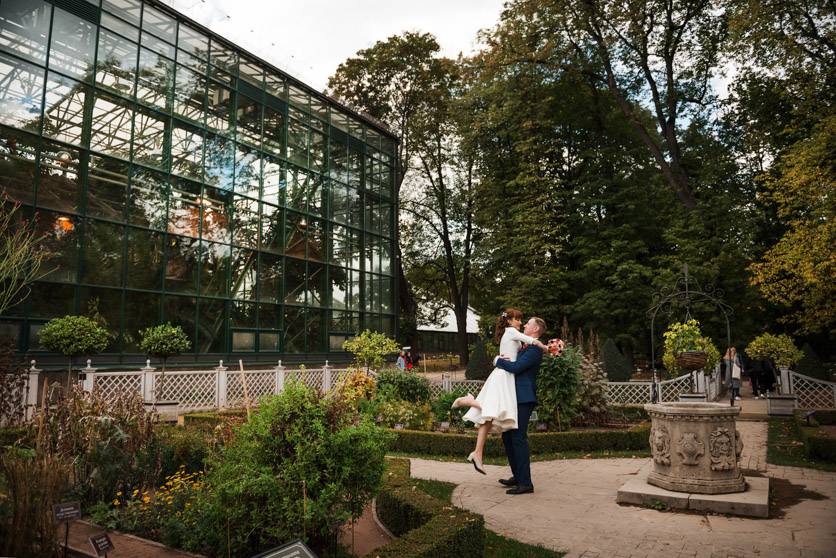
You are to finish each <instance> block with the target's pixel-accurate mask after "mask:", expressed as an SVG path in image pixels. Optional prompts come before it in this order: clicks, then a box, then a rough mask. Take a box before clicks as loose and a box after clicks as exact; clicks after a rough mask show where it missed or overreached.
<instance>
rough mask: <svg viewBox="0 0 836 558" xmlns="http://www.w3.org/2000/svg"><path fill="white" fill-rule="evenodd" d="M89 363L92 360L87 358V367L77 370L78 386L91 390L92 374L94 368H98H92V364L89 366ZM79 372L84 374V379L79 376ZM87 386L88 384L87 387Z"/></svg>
mask: <svg viewBox="0 0 836 558" xmlns="http://www.w3.org/2000/svg"><path fill="white" fill-rule="evenodd" d="M91 364H93V361H92V360H90V359H89V358H88V359H87V368H82V369H81V370H79V377H78V378H79V379H78V383H79V387H80V388H81V389H84V390H87V391H93V383H92V382H93V374H95V373H96V370H98V368H93V367H92V366H90V365H91ZM81 374H84V379H82V378H81ZM87 386H90V387H89V389H88V387H87Z"/></svg>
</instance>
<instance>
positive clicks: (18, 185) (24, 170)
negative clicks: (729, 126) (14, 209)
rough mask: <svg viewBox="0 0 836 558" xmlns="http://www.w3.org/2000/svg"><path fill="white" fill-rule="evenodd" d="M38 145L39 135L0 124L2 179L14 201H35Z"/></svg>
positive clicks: (0, 170)
mask: <svg viewBox="0 0 836 558" xmlns="http://www.w3.org/2000/svg"><path fill="white" fill-rule="evenodd" d="M37 145H38V139H37V137H35V136H32V135H29V134H25V133H23V132H18V131H16V130H12V129H9V128H4V127H2V126H0V181H2V183H3V184H4V185H5V186H6V194H7V195H8V196H9V198H10V199H12V200H14V201H19V202H21V203H25V204H31V203H32V202H33V201H34V194H35V172H36V171H35V153H36V151H37Z"/></svg>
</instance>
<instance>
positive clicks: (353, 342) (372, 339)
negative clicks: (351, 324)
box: [343, 329, 399, 370]
mask: <svg viewBox="0 0 836 558" xmlns="http://www.w3.org/2000/svg"><path fill="white" fill-rule="evenodd" d="M398 347H399V345H398V342H397V341H395V340H394V339H389V338H388V337H386V336H385V335H384V334H382V333H378V332H376V331H371V330H368V329H367V330H366V331H364V332H363V333H361V334H360V335H358V336H357V337H355V338H354V339H349V340H348V341H346V342H345V343H343V349H345V350H346V351H348V352H350V353H351V354H353V355H354V362H355V363H356V364H357V366H358V367H360V368H368V369H371V370H379V369H380V367H381V366H383V359H384V358H385V357H386V355H389V354H392V353H394V352H396V351H397V350H398Z"/></svg>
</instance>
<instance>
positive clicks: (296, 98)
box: [289, 85, 310, 112]
mask: <svg viewBox="0 0 836 558" xmlns="http://www.w3.org/2000/svg"><path fill="white" fill-rule="evenodd" d="M289 91H290V104H291V105H293V106H295V107H297V108H299V109H301V110H303V111H305V112H308V110H309V109H310V107H309V101H310V96H309V95H308V94H307V92H305V91H303V90H302V89H299V88H298V87H296V86H294V85H291V86H290V88H289Z"/></svg>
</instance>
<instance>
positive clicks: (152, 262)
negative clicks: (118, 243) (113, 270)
mask: <svg viewBox="0 0 836 558" xmlns="http://www.w3.org/2000/svg"><path fill="white" fill-rule="evenodd" d="M127 264H128V269H127V273H126V275H125V285H126V286H127V287H129V288H132V289H143V290H147V291H160V290H162V288H163V274H162V270H163V234H162V233H159V232H154V231H146V230H143V229H134V228H128V261H127Z"/></svg>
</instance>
